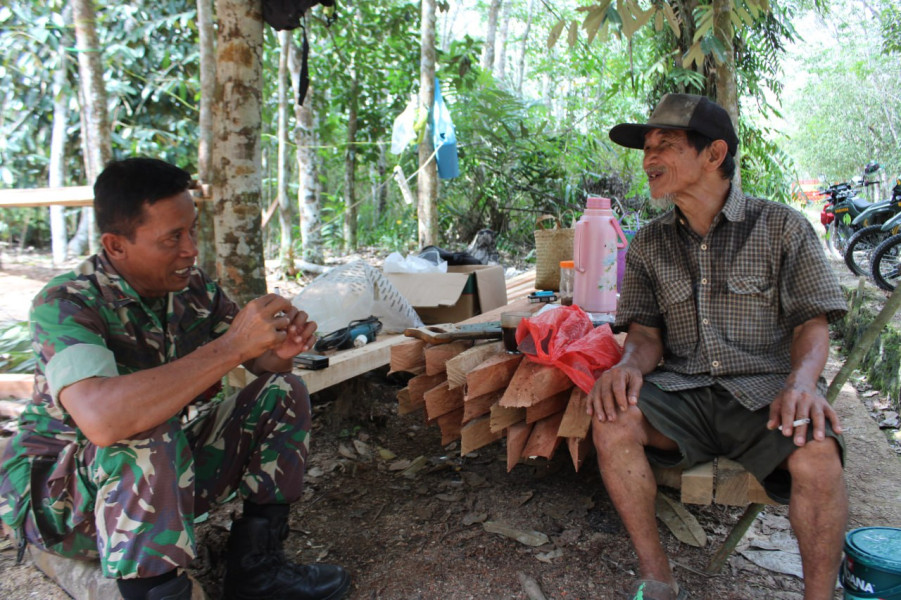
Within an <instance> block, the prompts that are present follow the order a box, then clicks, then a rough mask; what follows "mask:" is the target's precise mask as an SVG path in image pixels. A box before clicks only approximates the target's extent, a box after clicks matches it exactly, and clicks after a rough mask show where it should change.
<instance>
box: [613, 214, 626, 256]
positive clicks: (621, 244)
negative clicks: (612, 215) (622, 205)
mask: <svg viewBox="0 0 901 600" xmlns="http://www.w3.org/2000/svg"><path fill="white" fill-rule="evenodd" d="M610 221H611V222H612V223H613V228H614V229H615V230H616V236H617V238H619V239H618V240H617V242H616V247H617V248H619V249H620V250H622V249H623V248H625V247H626V246H628V245H629V240H628V239H627V238H626V234H625V233H623V230H622V229H621V228H620V226H619V221H617V220H616V219H610Z"/></svg>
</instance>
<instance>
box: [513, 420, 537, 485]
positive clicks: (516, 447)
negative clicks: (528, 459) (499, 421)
mask: <svg viewBox="0 0 901 600" xmlns="http://www.w3.org/2000/svg"><path fill="white" fill-rule="evenodd" d="M534 427H535V426H534V425H531V424H529V423H526V422H525V421H523V422H522V423H517V424H516V425H513V426H512V427H510V428H509V429H507V473H509V472H510V471H512V470H513V467H515V466H516V465H518V464H519V461H520V460H522V451H523V449H525V447H526V443H527V442H528V441H529V437H530V436H531V435H532V429H534Z"/></svg>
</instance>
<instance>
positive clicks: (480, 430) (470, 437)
mask: <svg viewBox="0 0 901 600" xmlns="http://www.w3.org/2000/svg"><path fill="white" fill-rule="evenodd" d="M502 437H504V432H503V431H498V432H492V431H491V419H490V417H479V418H478V419H473V420H472V421H470V422H469V423H467V424H466V425H464V426H463V427H462V428H461V429H460V456H466V455H467V454H469V453H470V452H473V451H474V450H478V449H479V448H481V447H483V446H487V445H488V444H490V443H491V442H495V441H497V440H499V439H501V438H502Z"/></svg>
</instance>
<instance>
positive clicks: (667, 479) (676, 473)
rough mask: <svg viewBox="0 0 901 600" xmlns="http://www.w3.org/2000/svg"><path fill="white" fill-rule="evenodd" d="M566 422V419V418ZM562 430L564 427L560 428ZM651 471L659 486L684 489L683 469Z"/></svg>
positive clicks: (660, 468)
mask: <svg viewBox="0 0 901 600" xmlns="http://www.w3.org/2000/svg"><path fill="white" fill-rule="evenodd" d="M564 420H565V418H564ZM560 427H561V429H562V428H563V426H562V425H561V426H560ZM651 469H652V470H653V471H654V480H655V481H656V482H657V485H658V486H664V487H669V488H673V489H674V490H681V489H682V469H680V468H678V467H669V468H665V467H655V466H651ZM682 502H683V504H684V503H685V499H684V497H683V498H682Z"/></svg>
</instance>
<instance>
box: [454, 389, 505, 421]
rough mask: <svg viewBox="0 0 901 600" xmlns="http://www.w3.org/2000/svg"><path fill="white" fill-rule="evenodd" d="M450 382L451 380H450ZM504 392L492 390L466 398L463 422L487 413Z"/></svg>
mask: <svg viewBox="0 0 901 600" xmlns="http://www.w3.org/2000/svg"><path fill="white" fill-rule="evenodd" d="M448 384H450V382H448ZM501 396H503V392H501V391H497V392H491V393H489V394H484V395H482V396H476V397H475V398H465V399H464V402H463V424H464V425H465V424H466V423H469V422H470V421H472V420H473V419H475V418H476V417H481V416H482V415H487V414H488V413H489V412H490V411H491V407H492V406H493V405H494V404H497V402H498V401H499V400H500V399H501Z"/></svg>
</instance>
